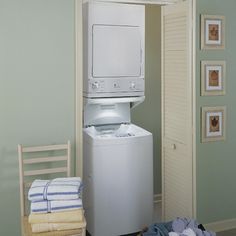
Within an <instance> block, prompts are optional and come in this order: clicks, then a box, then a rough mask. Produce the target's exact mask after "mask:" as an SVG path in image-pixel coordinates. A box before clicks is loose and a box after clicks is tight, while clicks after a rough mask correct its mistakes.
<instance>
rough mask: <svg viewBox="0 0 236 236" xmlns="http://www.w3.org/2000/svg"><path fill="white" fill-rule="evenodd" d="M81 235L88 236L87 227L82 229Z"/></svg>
mask: <svg viewBox="0 0 236 236" xmlns="http://www.w3.org/2000/svg"><path fill="white" fill-rule="evenodd" d="M81 236H86V228H83V229H82V235H81Z"/></svg>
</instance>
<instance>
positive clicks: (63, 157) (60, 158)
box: [23, 156, 67, 164]
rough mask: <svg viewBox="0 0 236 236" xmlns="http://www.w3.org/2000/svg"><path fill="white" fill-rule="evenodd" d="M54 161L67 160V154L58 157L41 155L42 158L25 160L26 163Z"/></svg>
mask: <svg viewBox="0 0 236 236" xmlns="http://www.w3.org/2000/svg"><path fill="white" fill-rule="evenodd" d="M54 161H67V156H57V157H41V158H31V159H25V160H23V163H24V164H36V163H45V162H54Z"/></svg>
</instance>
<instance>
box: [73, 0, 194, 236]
mask: <svg viewBox="0 0 236 236" xmlns="http://www.w3.org/2000/svg"><path fill="white" fill-rule="evenodd" d="M86 2H90V3H92V2H96V3H99V2H103V3H104V2H105V3H107V2H109V4H111V5H112V4H113V5H114V6H115V4H117V3H112V2H113V1H86ZM114 2H118V4H124V5H127V6H129V7H132V5H129V4H134V7H135V6H138V7H139V6H143V7H144V9H145V26H144V28H145V29H144V32H145V35H144V39H145V40H144V41H143V42H142V40H141V43H144V46H143V47H144V48H143V49H142V50H136V49H137V48H139V47H140V44H139V42H138V41H137V40H133V42H134V43H133V45H132V48H126V50H127V51H128V54H127V55H128V57H127V58H126V59H127V61H126V62H124V60H123V59H124V55H122V52H121V51H119V49H117V48H113V50H114V51H113V52H112V53H115V54H116V55H118V56H117V57H114V60H116V61H115V62H114V63H116V64H117V66H115V67H112V65H114V64H113V62H112V61H111V60H107V61H104V63H99V62H102V58H100V57H99V55H103V56H104V54H107V56H106V57H105V58H109V53H110V51H109V52H108V51H106V48H109V45H106V43H108V42H109V41H112V40H118V41H119V39H120V40H121V41H122V40H123V41H124V40H127V39H130V37H131V38H132V37H133V38H134V39H136V38H137V37H138V34H139V32H138V31H137V28H135V27H133V28H132V27H130V28H129V29H128V27H129V26H127V25H126V27H123V28H122V27H121V28H120V29H119V30H120V32H118V34H119V35H122V37H121V38H119V39H118V38H117V37H116V36H117V35H116V34H117V32H113V33H112V34H110V32H111V31H112V29H111V26H110V25H109V24H107V25H105V26H104V25H103V24H96V23H95V24H94V25H93V26H92V27H93V30H94V35H96V36H94V38H93V40H94V44H93V47H95V48H91V50H93V51H94V52H95V53H94V54H93V58H92V59H93V62H96V61H97V63H94V64H96V65H99V66H98V67H96V65H92V64H91V65H88V67H87V68H90V70H91V71H89V70H87V69H86V68H85V67H84V66H82V65H84V63H87V61H86V60H87V58H86V56H85V55H84V57H82V55H81V53H80V52H81V51H82V49H83V48H84V47H87V46H88V45H87V43H90V42H89V40H91V39H88V41H87V40H85V37H84V34H85V33H84V31H82V28H83V27H84V25H83V23H82V22H81V19H82V16H83V10H82V9H83V6H82V5H83V4H81V2H80V1H77V5H76V17H77V20H76V21H77V23H76V29H77V30H76V32H77V40H76V45H77V53H76V58H77V65H76V66H77V71H76V78H77V79H76V82H77V85H76V95H77V119H76V122H77V129H76V138H77V143H76V148H77V155H78V157H79V158H78V162H77V165H78V167H79V168H78V170H77V173H78V174H79V175H82V173H84V174H83V176H86V175H87V180H84V181H85V183H86V184H89V183H88V182H89V181H92V180H91V179H92V177H93V176H92V175H91V176H90V171H91V170H89V171H88V169H87V167H86V166H88V165H90V164H91V159H90V161H89V163H88V161H87V160H88V159H89V158H88V156H89V155H92V154H91V152H93V153H97V151H96V150H95V149H93V148H92V146H89V145H85V143H86V142H87V143H88V137H87V134H85V133H83V130H84V129H85V128H89V129H90V130H89V132H90V135H91V136H93V135H94V134H95V133H96V132H98V130H99V129H100V127H102V126H103V125H104V120H105V123H106V124H109V122H110V125H114V124H117V123H118V124H123V125H128V124H130V123H131V122H132V124H135V125H137V127H138V128H139V127H141V130H140V132H144V133H145V132H146V131H147V135H149V134H152V135H151V136H149V137H151V139H152V145H151V142H150V141H148V140H147V141H145V139H144V141H143V143H142V142H141V143H140V144H139V146H141V145H142V144H143V150H144V152H143V153H141V150H142V149H140V150H139V151H138V152H137V153H136V151H137V150H138V148H137V146H135V145H133V144H130V145H131V146H132V145H133V146H132V147H130V146H129V148H130V149H131V150H133V153H136V154H135V155H136V156H139V155H138V153H141V154H140V155H141V156H145V153H146V154H147V156H146V158H147V161H146V162H145V159H142V158H139V159H138V160H136V161H138V162H139V164H140V165H138V164H137V163H136V161H135V159H134V161H133V164H134V165H133V166H136V167H137V168H136V169H132V168H131V169H130V170H131V172H130V173H132V171H133V170H139V172H138V171H137V173H135V175H136V176H137V179H138V177H139V176H141V175H142V171H143V172H147V173H149V174H151V175H152V176H151V175H143V176H142V177H140V180H142V179H143V178H146V180H148V181H149V182H152V183H148V182H147V183H145V181H144V182H143V183H144V185H145V186H146V187H147V188H143V192H149V193H150V194H151V195H152V197H150V194H149V195H148V194H147V195H146V197H144V199H145V200H144V202H145V201H150V202H149V203H148V202H146V204H147V208H149V206H151V207H153V206H154V204H153V199H154V194H161V195H160V196H161V200H162V217H163V220H169V219H173V218H174V217H177V216H188V217H194V216H195V214H196V212H195V204H196V203H195V166H194V165H195V161H194V156H195V155H194V135H193V127H194V125H193V124H194V105H193V104H194V92H193V91H194V89H193V87H194V73H193V65H194V57H193V51H194V50H193V49H194V40H193V34H194V32H193V31H192V29H193V7H194V6H193V2H194V1H192V0H186V1H178V3H173V4H169V3H171V2H172V1H135V0H133V1H114ZM127 3H129V4H127ZM136 3H140V4H138V5H136ZM144 3H149V4H144ZM150 3H152V4H150ZM161 3H162V4H161ZM167 3H168V4H167ZM161 5H162V6H161ZM163 5H165V6H163ZM117 6H118V5H117ZM111 15H112V12H111ZM131 18H132V17H131ZM83 20H85V18H83ZM82 26H83V27H82ZM104 34H106V35H107V37H108V38H107V40H108V41H107V42H104V41H101V40H100V39H101V37H100V36H101V35H104ZM81 35H83V37H81ZM96 37H97V38H96ZM109 37H110V39H109ZM124 47H125V46H124ZM141 48H142V47H141ZM110 49H111V48H110ZM137 51H139V53H136V52H137ZM103 58H104V57H103ZM119 58H120V59H122V61H121V63H118V62H119ZM140 61H141V64H142V63H143V65H142V66H138V67H137V66H136V65H138V63H139V62H140ZM131 62H132V63H131ZM118 65H119V66H120V68H119V66H118ZM126 65H128V67H125V66H126ZM107 68H110V71H108V72H109V73H110V74H109V76H110V77H111V78H112V80H109V81H108V82H106V80H107V79H106V74H105V76H104V71H107ZM124 68H125V69H124ZM122 70H123V72H124V71H125V74H122V73H121V74H119V73H118V72H119V71H122ZM112 73H113V74H112ZM91 75H94V77H95V78H101V79H98V80H96V81H95V80H90V82H88V83H87V82H85V79H84V77H86V78H89V76H91ZM127 75H128V77H129V79H127V80H126V81H127V82H120V81H119V79H117V77H121V78H122V77H125V76H127ZM134 77H137V78H138V77H139V78H138V79H137V80H135V79H134ZM93 79H94V78H93ZM91 81H92V82H91ZM121 81H125V80H121ZM82 85H83V88H84V89H82ZM106 86H110V89H108V92H107V93H106V94H105V93H104V88H105V90H106ZM116 86H117V87H116ZM122 86H124V87H126V88H127V91H125V92H124V91H123V92H124V93H122V92H121V91H122ZM99 89H100V90H101V91H102V93H93V92H92V91H95V90H99ZM113 90H114V91H118V92H117V93H116V95H114V91H113ZM104 94H105V95H104ZM82 101H83V102H82ZM114 104H118V105H116V108H117V110H116V111H115V112H113V113H112V112H111V110H112V109H114ZM112 106H113V107H112ZM82 108H83V109H82ZM106 109H108V112H107V111H106ZM101 111H102V112H101ZM109 112H110V113H109ZM107 114H108V116H107ZM114 114H115V115H114ZM113 115H114V116H113ZM94 125H95V126H96V125H98V126H97V127H98V128H97V130H96V132H95V131H94ZM127 127H128V126H127ZM113 128H114V127H112V129H113ZM122 128H123V130H122V132H123V131H124V130H125V128H124V127H123V126H122ZM145 130H146V131H145ZM100 131H101V130H99V132H100ZM94 132H95V133H94ZM106 132H107V130H105V131H104V133H103V134H104V135H107V136H109V135H113V134H111V133H109V132H110V131H109V132H108V133H106ZM122 132H120V131H119V129H118V132H117V133H115V135H121V136H122V135H123V136H125V135H127V134H128V135H131V136H132V135H134V136H135V132H136V131H135V129H134V131H133V132H130V131H127V132H126V131H124V132H123V133H122ZM124 134H125V135H124ZM145 134H146V133H145ZM119 138H120V137H119ZM127 140H128V139H127ZM136 148H137V150H135V149H136ZM94 150H95V151H94ZM114 151H117V150H115V149H114ZM150 151H151V152H150ZM103 154H104V152H103ZM93 155H95V154H93ZM114 155H115V154H114ZM130 155H131V156H132V151H131V153H130ZM151 155H152V160H151V161H150V158H149V157H150V156H151ZM85 158H86V159H85ZM82 163H84V165H83V166H85V168H84V169H83V168H82V167H81V166H82ZM110 164H111V163H110ZM150 165H151V167H150ZM97 166H98V167H99V163H98V164H97ZM131 167H132V165H131ZM93 168H94V166H93ZM107 168H109V166H107ZM93 170H94V169H93ZM96 171H99V168H98V169H97V170H96ZM152 171H153V173H152ZM88 172H89V173H88ZM117 173H118V172H117ZM125 174H127V177H126V178H125V179H127V178H128V172H127V173H125ZM120 175H122V171H121V172H120ZM147 176H148V177H147ZM118 178H119V177H118ZM132 178H133V177H132ZM132 178H131V179H132ZM125 179H124V183H125ZM101 181H103V182H104V181H105V182H106V181H114V180H111V179H109V180H105V179H104V177H103V180H101ZM128 181H131V180H128ZM95 182H96V181H94V182H93V183H95ZM150 185H151V186H152V187H150ZM96 186H98V184H96ZM85 188H86V186H85ZM103 188H104V189H103V191H106V188H105V186H103ZM132 190H133V192H135V191H136V190H135V189H132ZM132 190H131V191H132ZM85 191H86V190H85ZM90 191H91V192H93V193H94V191H97V190H96V189H95V188H93V189H90ZM135 194H136V196H137V197H138V196H139V194H141V193H139V192H138V191H137V192H135ZM85 195H86V196H87V198H89V201H91V204H92V205H93V204H94V199H93V197H94V196H92V195H91V194H90V195H88V194H87V193H86V194H85ZM88 196H89V197H88ZM133 198H134V197H133ZM148 199H149V200H148ZM109 200H111V199H109ZM113 201H114V204H115V202H116V201H119V200H118V199H113ZM129 201H130V202H132V200H131V199H130V200H129ZM121 205H122V204H121ZM126 205H127V204H126ZM92 207H94V205H93V206H92ZM127 207H128V205H127ZM136 208H137V207H136ZM136 208H130V209H131V211H132V212H135V211H136V210H137V211H136V213H135V214H139V213H138V211H139V210H140V211H141V212H140V214H142V213H144V212H143V210H141V209H142V208H141V207H140V209H138V208H137V209H136ZM94 209H95V208H94ZM134 209H135V210H134ZM85 210H86V209H85ZM127 210H128V209H127ZM127 212H128V211H127ZM146 213H147V215H149V216H147V215H146V216H145V217H144V218H146V219H147V221H146V222H145V220H144V219H142V220H140V222H139V223H140V225H141V224H144V223H146V224H148V223H152V222H151V221H152V219H151V220H150V217H151V218H152V217H153V211H152V210H150V211H146ZM127 214H128V213H127ZM144 215H145V214H144ZM94 216H95V214H93V215H92V216H89V218H90V219H89V221H91V219H92V218H93V220H94ZM96 217H97V216H96ZM132 218H135V217H134V216H133V217H132ZM136 218H137V217H136ZM137 219H138V218H137ZM132 222H133V223H130V224H133V225H135V224H136V223H137V221H136V223H135V220H134V221H132ZM100 223H101V222H100ZM93 224H94V222H93ZM123 225H124V228H125V227H127V232H122V233H127V234H128V233H132V232H131V231H129V226H127V225H125V223H124V222H123ZM90 227H91V226H90ZM120 227H121V228H122V225H120ZM135 227H136V226H135ZM135 227H134V228H135ZM131 228H132V227H131ZM131 228H130V229H131ZM136 228H137V227H136ZM140 229H141V228H140ZM140 229H139V230H140ZM116 234H117V233H114V235H116ZM94 235H95V236H96V233H95V234H94ZM97 235H99V234H97ZM110 235H111V234H110Z"/></svg>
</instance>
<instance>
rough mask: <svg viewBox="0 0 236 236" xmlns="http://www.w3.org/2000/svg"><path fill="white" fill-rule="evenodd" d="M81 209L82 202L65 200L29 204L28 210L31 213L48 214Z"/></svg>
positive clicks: (79, 200)
mask: <svg viewBox="0 0 236 236" xmlns="http://www.w3.org/2000/svg"><path fill="white" fill-rule="evenodd" d="M82 207H83V204H82V200H81V199H80V198H79V199H75V200H65V201H61V200H59V201H47V200H42V201H37V202H31V205H30V208H31V213H50V212H59V211H70V210H76V209H80V208H82Z"/></svg>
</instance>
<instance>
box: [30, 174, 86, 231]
mask: <svg viewBox="0 0 236 236" xmlns="http://www.w3.org/2000/svg"><path fill="white" fill-rule="evenodd" d="M81 189H82V184H81V179H80V178H79V177H71V178H56V179H53V180H35V181H34V182H33V183H32V185H31V187H30V189H29V192H28V199H29V201H30V202H31V204H30V208H31V213H30V215H29V219H28V220H29V223H30V224H31V228H32V232H33V233H40V232H49V231H58V230H74V229H81V228H82V227H85V224H86V223H85V220H84V211H83V204H82V199H81V198H80V195H81Z"/></svg>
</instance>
